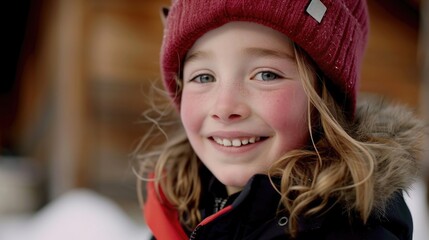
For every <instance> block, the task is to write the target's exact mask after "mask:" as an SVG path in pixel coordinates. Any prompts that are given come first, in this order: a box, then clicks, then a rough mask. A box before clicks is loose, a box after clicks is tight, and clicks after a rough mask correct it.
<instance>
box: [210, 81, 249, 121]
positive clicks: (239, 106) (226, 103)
mask: <svg viewBox="0 0 429 240" xmlns="http://www.w3.org/2000/svg"><path fill="white" fill-rule="evenodd" d="M216 95H217V96H215V102H214V105H213V106H212V109H211V110H210V114H211V117H212V118H213V119H215V120H217V121H221V122H224V123H227V122H235V121H239V120H243V119H246V118H247V117H248V116H249V115H250V107H249V105H248V104H247V101H246V94H245V92H244V91H243V90H242V89H240V88H239V87H223V88H222V87H221V88H219V89H218V91H217V93H216Z"/></svg>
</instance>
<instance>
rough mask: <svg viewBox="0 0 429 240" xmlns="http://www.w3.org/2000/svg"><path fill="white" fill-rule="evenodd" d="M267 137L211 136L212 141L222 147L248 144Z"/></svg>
mask: <svg viewBox="0 0 429 240" xmlns="http://www.w3.org/2000/svg"><path fill="white" fill-rule="evenodd" d="M267 138H268V137H250V138H232V139H231V138H221V137H211V139H212V140H214V142H216V143H217V144H219V145H221V146H224V147H241V146H245V145H249V144H254V143H257V142H260V141H263V140H265V139H267Z"/></svg>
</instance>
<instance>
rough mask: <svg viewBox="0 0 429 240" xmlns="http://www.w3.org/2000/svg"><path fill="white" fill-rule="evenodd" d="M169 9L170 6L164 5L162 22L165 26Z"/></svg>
mask: <svg viewBox="0 0 429 240" xmlns="http://www.w3.org/2000/svg"><path fill="white" fill-rule="evenodd" d="M169 11H170V8H168V7H162V8H161V20H162V24H163V25H164V26H165V22H166V21H167V17H168V12H169Z"/></svg>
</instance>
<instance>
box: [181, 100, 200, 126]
mask: <svg viewBox="0 0 429 240" xmlns="http://www.w3.org/2000/svg"><path fill="white" fill-rule="evenodd" d="M195 99H196V96H193V95H192V94H187V93H184V94H182V101H181V103H180V118H181V120H182V123H183V125H184V127H185V129H186V131H187V132H188V133H189V132H190V131H197V130H198V129H199V127H200V126H201V123H200V118H199V117H198V115H199V113H200V112H201V109H200V107H201V104H200V102H199V101H195Z"/></svg>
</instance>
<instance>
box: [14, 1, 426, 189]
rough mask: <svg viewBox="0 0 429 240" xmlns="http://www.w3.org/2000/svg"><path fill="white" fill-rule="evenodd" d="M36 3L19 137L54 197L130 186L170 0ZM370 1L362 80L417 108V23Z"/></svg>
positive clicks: (366, 86) (369, 88) (365, 87)
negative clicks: (81, 189) (36, 17)
mask: <svg viewBox="0 0 429 240" xmlns="http://www.w3.org/2000/svg"><path fill="white" fill-rule="evenodd" d="M40 2H41V5H40V6H41V7H40V9H41V10H40V14H39V24H38V26H37V27H38V28H39V30H38V31H37V32H38V34H37V36H34V39H27V44H33V45H35V46H34V49H33V51H31V52H30V53H28V54H27V55H26V56H25V57H24V61H23V62H24V64H23V66H24V67H23V73H22V81H21V82H22V84H21V89H20V91H21V100H20V102H19V115H18V121H17V122H16V124H15V126H14V129H13V136H14V141H15V144H16V145H17V146H18V147H19V149H20V152H21V154H23V155H28V156H31V157H33V159H35V161H38V162H40V163H41V164H42V165H43V166H44V167H45V169H47V172H46V173H47V175H48V176H49V178H48V180H49V183H50V184H49V192H50V195H51V196H57V195H58V194H61V193H63V192H64V191H66V190H68V189H70V188H74V187H90V188H94V189H97V190H99V191H101V192H104V193H106V194H111V195H115V196H119V195H122V196H123V195H127V196H128V195H133V194H134V190H135V186H134V176H133V174H132V172H131V169H130V158H129V155H128V154H129V153H131V152H132V150H133V147H134V144H135V142H136V141H138V139H139V137H140V136H142V135H143V134H144V129H143V128H142V127H141V125H139V124H137V122H138V120H139V116H140V114H141V113H142V112H143V110H144V108H145V106H146V105H145V102H144V91H145V90H146V89H147V88H148V86H149V85H150V83H151V82H152V80H153V79H157V78H159V72H158V71H159V64H158V62H159V48H160V44H161V40H162V24H161V21H160V17H159V16H160V14H159V9H160V8H161V6H166V5H168V4H169V2H170V0H159V1H155V0H150V1H147V0H142V1H136V0H58V1H54V0H43V1H42V0H40ZM368 3H369V7H370V14H371V32H370V42H369V46H368V51H367V54H366V56H365V62H364V65H363V72H362V84H361V89H362V90H363V91H365V92H376V93H379V94H382V95H386V96H388V97H390V98H393V99H396V100H398V101H401V102H405V103H406V104H409V105H411V106H414V107H418V105H419V93H420V92H419V87H420V82H421V81H420V69H419V63H418V61H417V55H416V53H417V46H418V36H419V31H418V27H419V26H418V25H413V24H409V23H407V22H406V21H404V20H403V19H400V18H399V17H397V16H396V15H395V13H393V12H391V11H389V10H387V9H386V7H385V5H383V4H382V3H381V2H380V1H372V0H371V1H368ZM124 189H125V190H124ZM124 191H126V192H125V193H124Z"/></svg>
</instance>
